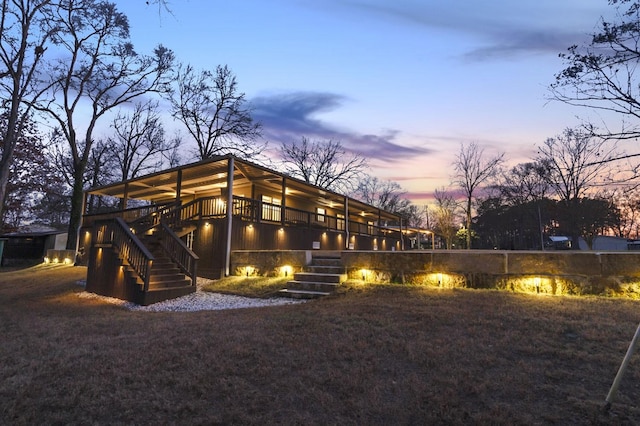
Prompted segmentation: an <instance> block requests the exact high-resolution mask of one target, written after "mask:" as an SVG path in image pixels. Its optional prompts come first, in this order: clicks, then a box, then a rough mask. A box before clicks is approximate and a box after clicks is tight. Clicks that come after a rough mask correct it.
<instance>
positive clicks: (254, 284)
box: [203, 276, 291, 298]
mask: <svg viewBox="0 0 640 426" xmlns="http://www.w3.org/2000/svg"><path fill="white" fill-rule="evenodd" d="M289 280H291V277H289V278H285V277H239V276H232V277H226V278H223V279H220V280H215V281H212V282H211V283H210V284H207V285H205V286H204V287H203V290H205V291H212V292H215V293H225V294H236V295H238V296H246V297H257V298H267V297H274V296H276V295H277V293H278V291H279V290H282V289H283V288H285V287H286V286H287V281H289Z"/></svg>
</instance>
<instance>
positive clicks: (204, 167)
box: [85, 155, 399, 221]
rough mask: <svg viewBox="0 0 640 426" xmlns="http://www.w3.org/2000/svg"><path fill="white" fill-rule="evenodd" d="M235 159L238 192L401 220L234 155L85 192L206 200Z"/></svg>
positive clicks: (151, 199)
mask: <svg viewBox="0 0 640 426" xmlns="http://www.w3.org/2000/svg"><path fill="white" fill-rule="evenodd" d="M231 159H233V164H234V169H233V186H234V188H235V189H236V190H237V189H239V188H240V189H241V188H246V189H247V190H250V188H251V185H252V184H254V183H255V184H260V185H261V186H264V187H267V188H269V189H271V190H273V191H274V192H278V193H279V192H281V191H282V188H283V186H284V188H285V196H295V197H299V198H306V199H309V200H313V202H314V203H315V204H317V205H318V206H319V207H322V206H325V207H328V208H333V209H338V210H344V209H345V202H347V203H348V206H349V213H350V214H351V215H354V214H358V215H360V216H364V217H370V218H372V219H378V218H380V219H382V220H390V221H397V220H398V219H399V216H397V215H396V214H394V213H391V212H387V211H385V210H382V209H379V208H377V207H373V206H371V205H368V204H366V203H363V202H361V201H358V200H356V199H353V198H350V197H347V196H344V195H341V194H338V193H335V192H332V191H328V190H326V189H323V188H320V187H318V186H314V185H311V184H308V183H306V182H304V181H302V180H299V179H296V178H293V177H290V176H287V175H285V174H283V173H280V172H277V171H275V170H271V169H268V168H266V167H263V166H260V165H258V164H254V163H251V162H249V161H246V160H242V159H239V158H237V157H234V156H231V155H225V156H218V157H214V158H211V159H207V160H203V161H199V162H196V163H191V164H187V165H184V166H179V167H174V168H172V169H168V170H164V171H160V172H157V173H152V174H149V175H146V176H141V177H138V178H134V179H129V180H127V181H123V182H117V183H113V184H109V185H104V186H100V187H96V188H91V189H88V190H87V191H85V193H86V194H91V195H102V196H111V197H116V198H127V199H136V200H145V201H149V202H153V203H164V202H171V201H174V200H175V199H176V196H177V193H178V192H179V193H180V196H181V198H184V197H189V196H191V197H194V198H198V197H206V196H209V195H211V194H213V193H216V192H217V191H219V190H220V189H222V188H226V187H227V170H228V169H229V161H230V160H231ZM178 185H179V191H178ZM249 194H250V193H249Z"/></svg>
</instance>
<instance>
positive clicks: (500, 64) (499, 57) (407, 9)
mask: <svg viewBox="0 0 640 426" xmlns="http://www.w3.org/2000/svg"><path fill="white" fill-rule="evenodd" d="M144 3H145V2H144V1H131V0H127V1H126V2H124V1H120V2H118V4H119V7H120V9H121V10H122V11H123V12H125V13H126V14H127V15H128V16H129V19H130V23H131V30H132V31H131V36H132V40H133V42H134V45H135V46H136V49H137V50H138V51H140V52H145V53H146V52H150V51H151V49H152V48H153V46H154V45H156V44H158V43H162V44H163V45H165V46H167V47H169V48H171V49H172V50H174V52H175V53H176V56H177V59H178V60H179V61H181V62H184V63H191V64H192V65H193V66H194V67H196V68H198V69H203V68H206V69H214V68H215V67H216V65H218V64H227V65H228V66H229V67H230V68H231V69H232V70H233V72H234V74H235V75H236V77H237V79H238V83H239V89H240V91H242V92H244V93H246V95H247V98H248V100H249V101H250V102H251V104H252V106H253V108H254V117H255V118H256V119H257V120H259V121H261V122H262V124H263V126H264V137H265V139H266V140H267V141H269V142H270V143H271V144H272V145H271V146H272V148H276V147H277V146H278V145H279V143H280V142H281V141H291V140H299V139H300V138H301V137H302V136H306V137H308V138H311V139H334V140H339V141H341V142H342V144H343V145H344V146H345V147H346V148H347V149H349V150H354V151H357V152H359V153H360V154H362V155H364V156H365V157H367V158H368V159H369V163H370V165H371V170H370V171H369V173H370V174H372V175H374V176H378V177H379V178H381V179H390V180H393V181H396V182H398V183H399V184H400V185H402V187H403V188H404V189H406V190H407V191H408V194H407V196H408V197H409V198H410V199H411V200H412V201H413V202H415V203H416V204H424V203H425V202H427V201H428V200H429V199H430V198H432V196H433V192H434V190H435V189H436V188H440V187H442V186H445V187H446V186H448V185H449V182H450V179H449V176H450V175H451V173H452V171H451V163H452V162H453V161H454V158H455V155H456V153H457V152H458V150H459V146H460V143H461V142H476V143H478V144H479V145H481V146H482V147H484V148H485V152H486V153H487V154H495V153H497V152H506V157H507V159H508V160H509V163H510V164H516V163H519V162H523V161H528V160H530V159H531V158H532V157H533V156H534V155H535V151H536V146H537V145H539V144H541V143H542V142H543V141H544V140H545V139H546V138H548V137H552V136H555V135H557V134H560V133H561V132H562V130H563V129H564V128H566V127H573V126H576V125H578V124H579V123H580V119H579V118H589V119H591V120H593V121H596V123H597V121H598V118H597V117H593V116H591V115H590V114H592V113H590V112H589V111H586V110H581V109H576V108H571V107H569V106H566V105H563V104H560V103H557V102H551V103H549V102H547V100H546V98H547V97H548V95H549V92H548V90H547V87H548V85H549V84H550V83H552V82H553V80H554V75H555V74H556V73H557V72H559V71H560V70H561V69H562V62H561V60H560V59H559V58H558V54H559V53H561V52H565V51H566V49H567V47H569V46H571V45H572V44H580V43H581V42H583V41H585V40H587V39H588V34H589V33H592V32H593V31H594V30H595V29H596V26H597V24H598V22H599V20H600V17H601V16H603V15H604V16H609V17H610V16H612V14H613V9H612V7H611V6H609V5H608V4H607V0H536V1H529V0H518V1H514V0H484V1H469V0H467V1H464V0H458V1H445V0H413V1H412V0H360V1H359V0H322V1H319V0H315V1H312V0H270V1H263V0H238V1H219V0H172V1H171V3H170V5H169V7H170V9H171V12H172V14H169V13H167V12H166V11H161V12H160V14H159V13H158V7H157V6H153V5H151V6H147V5H145V4H144ZM578 117H579V118H578ZM168 124H169V123H168ZM172 125H173V126H175V127H178V125H177V124H170V125H168V126H167V127H171V126H172Z"/></svg>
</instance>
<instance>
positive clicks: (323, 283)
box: [287, 280, 340, 287]
mask: <svg viewBox="0 0 640 426" xmlns="http://www.w3.org/2000/svg"><path fill="white" fill-rule="evenodd" d="M289 283H293V284H298V283H304V284H320V285H329V286H333V287H337V286H339V285H340V283H331V282H326V281H301V280H291V281H287V284H289Z"/></svg>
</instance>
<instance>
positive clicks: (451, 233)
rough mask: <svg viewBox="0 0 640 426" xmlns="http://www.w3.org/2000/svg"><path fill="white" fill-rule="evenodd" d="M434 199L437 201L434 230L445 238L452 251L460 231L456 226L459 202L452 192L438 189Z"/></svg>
mask: <svg viewBox="0 0 640 426" xmlns="http://www.w3.org/2000/svg"><path fill="white" fill-rule="evenodd" d="M434 198H435V200H436V206H435V212H434V215H433V219H434V228H435V230H436V231H437V233H438V234H440V235H441V236H442V237H443V238H444V241H445V244H446V246H447V248H448V249H451V246H452V244H453V238H454V237H455V235H456V232H457V231H458V228H457V226H456V218H457V216H458V214H457V212H458V208H459V206H458V202H457V201H456V199H455V197H454V196H453V195H452V194H451V192H450V191H447V190H445V188H441V189H436V190H435V193H434Z"/></svg>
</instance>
